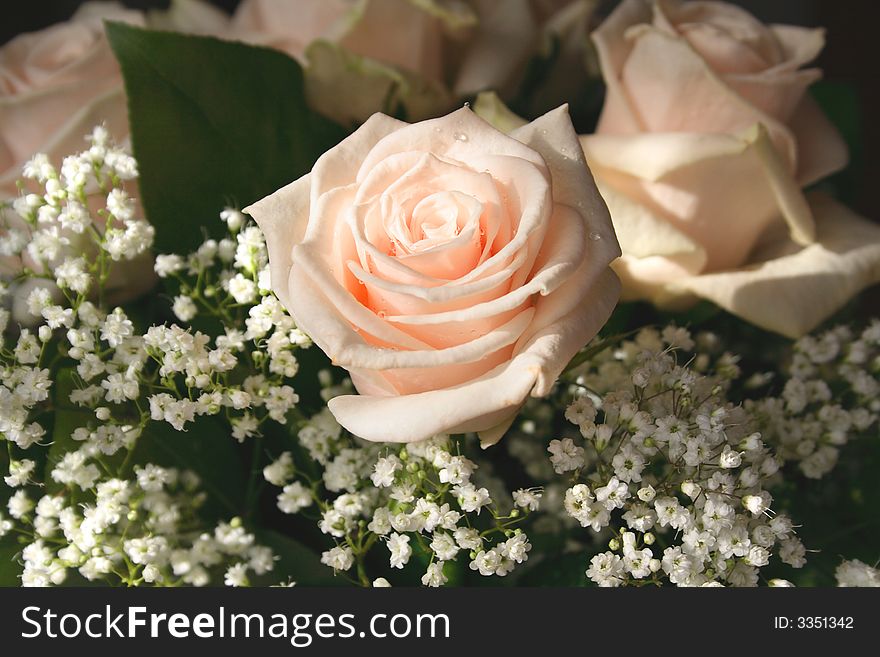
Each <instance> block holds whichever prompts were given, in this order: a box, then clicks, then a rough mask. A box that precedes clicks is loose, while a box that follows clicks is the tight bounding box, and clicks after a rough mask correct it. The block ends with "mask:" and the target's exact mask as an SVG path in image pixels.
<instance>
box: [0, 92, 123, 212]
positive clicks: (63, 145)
mask: <svg viewBox="0 0 880 657" xmlns="http://www.w3.org/2000/svg"><path fill="white" fill-rule="evenodd" d="M4 116H5V115H4V107H3V105H2V101H0V123H2V121H3V120H4ZM101 123H104V124H105V125H106V127H107V130H108V131H109V133H110V134H111V135H113V136H114V137H116V138H118V139H122V138H125V137H126V136H127V135H128V106H127V104H126V100H125V90H124V89H123V88H122V86H121V85H120V86H118V87H115V88H113V89H111V90H110V91H108V92H106V93H103V94H101V95H99V96H98V97H96V98H93V99H92V100H91V101H90V102H87V103H85V105H84V106H82V107H80V108H78V109H77V110H76V111H74V112H73V113H72V114H71V115H69V116H68V117H67V120H66V121H65V122H64V124H63V125H62V126H60V127H58V128H57V130H55V131H54V132H53V133H52V134H51V135H49V136H48V138H46V135H42V136H41V139H40V141H39V143H38V145H36V146H35V147H34V148H32V149H31V152H30V153H29V154H28V156H27V157H30V156H31V155H33V154H34V153H36V152H42V153H46V154H47V155H48V156H49V158H50V159H51V160H53V161H55V162H58V161H59V160H60V159H61V158H62V157H64V156H65V155H68V154H70V153H76V152H78V151H81V150H82V148H83V144H84V143H85V142H84V141H83V135H86V134H88V132H89V131H90V130H91V129H92V128H94V127H95V126H96V125H99V124H101ZM4 127H5V126H4ZM23 165H24V161H22V160H21V159H19V160H18V161H17V162H16V165H15V166H13V167H12V168H10V169H8V170H5V171H2V172H0V197H2V196H4V195H5V196H6V197H8V198H12V197H15V196H18V189H17V188H16V186H15V181H16V180H18V179H19V178H21V167H22V166H23Z"/></svg>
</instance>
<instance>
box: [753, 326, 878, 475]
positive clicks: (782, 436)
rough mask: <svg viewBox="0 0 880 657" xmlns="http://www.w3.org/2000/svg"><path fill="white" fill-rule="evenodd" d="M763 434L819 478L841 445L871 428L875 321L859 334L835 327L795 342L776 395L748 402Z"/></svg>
mask: <svg viewBox="0 0 880 657" xmlns="http://www.w3.org/2000/svg"><path fill="white" fill-rule="evenodd" d="M745 406H746V409H747V411H748V412H749V414H750V415H752V416H753V417H754V418H755V420H756V422H758V423H759V424H760V425H761V426H762V430H763V432H764V437H765V439H766V440H767V441H768V442H769V443H771V444H773V445H774V447H775V448H776V451H777V453H778V454H779V456H780V457H781V458H783V459H785V460H786V461H797V462H798V467H799V468H800V470H801V471H802V472H803V474H804V475H805V476H807V477H809V478H811V479H819V478H821V477H823V476H824V475H826V474H827V473H828V472H830V471H831V470H832V469H833V468H834V466H835V464H836V463H837V459H838V456H839V454H840V447H841V446H843V445H845V444H846V443H847V442H848V441H849V440H850V439H852V438H853V437H855V436H859V435H865V434H866V433H868V432H869V431H870V430H871V429H874V433H875V434H876V426H877V419H878V416H880V320H874V321H873V322H872V323H871V324H869V325H868V326H867V327H866V328H865V329H864V330H863V331H862V332H861V334H855V333H854V332H853V331H852V329H850V328H849V327H846V326H838V327H836V328H834V329H832V330H830V331H827V332H825V333H823V334H821V335H818V336H812V335H810V336H807V337H804V338H801V339H800V340H798V341H797V342H796V343H795V345H794V354H793V356H792V362H791V365H790V367H789V378H788V379H787V380H786V381H785V383H784V385H783V387H782V393H781V395H779V396H778V397H762V398H761V399H758V400H754V401H752V400H750V401H747V402H746V404H745Z"/></svg>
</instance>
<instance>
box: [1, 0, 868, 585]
mask: <svg viewBox="0 0 880 657" xmlns="http://www.w3.org/2000/svg"><path fill="white" fill-rule="evenodd" d="M597 5H598V3H597V2H594V1H592V0H556V1H547V0H516V1H509V2H500V1H498V2H493V1H491V0H490V1H485V2H483V1H476V0H474V1H473V2H471V1H461V2H443V1H441V0H428V1H419V2H416V1H412V2H409V1H406V0H365V1H363V2H343V1H341V0H340V1H334V2H321V1H318V0H304V1H301V2H297V3H289V2H282V1H281V0H244V1H243V2H241V3H238V6H237V8H236V9H235V11H234V13H233V14H231V15H230V14H228V13H226V12H225V11H222V10H220V9H217V8H215V7H213V6H212V5H210V4H208V3H207V2H202V1H200V0H175V2H172V4H171V7H170V9H165V10H159V9H156V10H151V11H149V12H140V11H134V10H128V9H125V8H123V7H121V6H119V5H116V4H114V3H86V4H84V5H83V6H82V7H81V8H80V9H79V10H78V11H77V13H76V14H75V15H74V16H73V17H72V18H71V19H70V20H69V21H67V22H64V23H59V24H56V25H53V26H51V27H49V28H46V29H45V30H43V31H40V32H34V33H28V34H22V35H20V36H17V37H15V38H14V39H12V40H11V41H10V42H8V43H7V44H5V45H3V46H2V47H0V256H2V261H0V271H2V283H0V298H2V304H3V305H2V308H0V330H2V338H0V439H2V442H3V443H4V444H5V448H4V449H0V470H2V473H3V476H4V485H2V486H0V501H2V510H0V583H2V584H5V585H16V584H22V585H27V586H46V585H60V584H82V583H84V582H86V581H94V582H99V583H104V584H109V585H116V586H119V585H126V586H137V585H155V586H179V585H193V586H204V585H209V584H223V583H225V584H226V585H229V586H245V585H269V584H281V585H289V584H293V583H300V584H312V585H324V584H348V583H351V584H355V585H361V586H390V585H407V584H409V585H411V584H418V583H421V584H423V585H426V586H440V585H444V584H449V585H479V584H484V583H500V582H504V583H510V582H512V583H514V584H522V585H587V584H590V585H599V586H621V585H626V586H643V585H647V584H651V585H658V586H659V585H666V584H673V585H678V586H756V585H758V584H767V585H770V586H791V585H792V583H797V584H799V585H815V584H828V583H833V582H835V581H836V582H837V583H839V584H840V585H846V586H853V585H858V586H862V585H871V586H878V585H880V572H878V570H877V569H875V568H874V567H873V566H872V564H874V563H875V561H876V559H877V558H878V556H880V554H878V552H880V534H878V533H877V527H876V522H875V520H876V519H875V514H876V511H875V509H876V503H877V502H878V501H880V499H878V498H877V494H876V492H875V489H876V487H875V486H874V485H873V479H874V478H875V477H876V473H877V471H878V470H877V469H878V467H880V441H878V417H880V318H878V317H877V316H876V308H874V309H873V311H874V316H872V312H871V310H872V309H871V308H870V305H869V303H868V301H867V299H868V297H867V296H865V295H862V296H861V297H860V296H859V295H860V293H862V291H863V290H864V289H865V288H867V287H869V286H871V285H873V284H876V283H877V282H880V225H878V224H876V223H873V222H872V221H870V220H868V219H865V218H863V217H860V216H858V215H857V214H856V213H855V212H853V211H852V210H850V209H849V208H848V207H847V206H846V205H844V204H843V203H842V202H841V201H840V200H836V199H835V193H836V192H839V191H840V189H841V188H842V187H844V185H842V184H841V183H840V181H841V180H842V179H841V178H840V176H839V175H838V176H836V177H832V178H829V176H830V175H831V174H834V173H835V172H838V171H840V170H842V169H843V168H844V167H845V166H846V164H847V158H848V156H847V152H848V151H847V144H846V142H845V141H844V139H843V137H842V136H841V132H840V131H839V130H838V128H836V127H835V126H834V125H833V123H832V121H831V120H830V119H829V115H827V114H826V112H825V110H823V108H822V106H821V104H820V103H819V102H818V101H817V99H820V100H824V101H825V106H826V109H827V108H829V107H830V108H831V109H832V115H833V114H834V112H833V105H832V104H830V103H829V99H830V100H834V101H841V99H842V101H841V102H844V103H845V102H846V94H845V92H843V91H840V92H839V93H837V94H834V93H827V92H826V93H824V94H822V93H813V92H812V91H811V85H813V84H814V83H815V82H816V80H817V79H818V78H819V76H820V72H819V71H818V70H817V69H815V68H810V67H809V63H810V62H811V61H812V60H813V59H815V57H816V56H817V55H818V53H819V51H820V50H821V49H822V46H823V33H822V31H821V30H818V29H807V28H802V27H795V26H787V25H765V24H763V23H761V22H759V21H758V20H757V19H756V18H754V17H753V16H751V15H750V14H748V13H746V12H745V11H744V10H742V9H739V8H738V7H736V6H734V5H730V4H726V3H723V2H682V1H679V0H653V1H650V2H649V1H648V0H623V2H620V3H616V5H615V6H614V7H612V8H611V9H610V11H609V10H608V8H607V7H602V8H599V7H598V6H597ZM836 114H837V115H840V114H842V113H840V112H837V113H836ZM832 118H835V116H832ZM841 127H842V129H843V130H844V131H845V133H846V134H847V135H848V136H851V134H850V133H851V130H850V127H849V126H847V125H842V126H841ZM822 181H824V182H822ZM865 294H870V292H868V293H865ZM860 300H861V304H862V305H861V307H860V306H859V304H860ZM866 309H867V312H866ZM499 578H504V579H503V580H501V579H499Z"/></svg>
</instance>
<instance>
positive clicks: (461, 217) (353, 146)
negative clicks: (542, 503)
mask: <svg viewBox="0 0 880 657" xmlns="http://www.w3.org/2000/svg"><path fill="white" fill-rule="evenodd" d="M246 211H247V212H249V213H250V214H251V215H253V217H254V218H255V219H256V220H257V222H258V223H259V224H260V226H261V227H262V229H263V231H264V232H265V234H266V240H267V243H268V246H269V258H270V265H271V272H272V287H273V289H274V290H275V292H276V294H277V295H278V297H279V299H280V300H281V301H282V302H283V303H284V305H285V306H286V307H287V309H288V310H289V311H290V313H291V315H292V316H293V317H294V319H295V320H296V322H297V324H298V326H299V327H300V328H301V329H303V330H304V331H306V332H307V333H308V334H309V335H310V336H311V337H312V338H313V339H314V341H315V343H316V344H318V345H319V346H320V347H321V348H322V349H323V350H324V351H325V352H326V353H327V354H328V355H329V356H330V357H331V358H332V360H333V361H334V363H336V364H337V365H340V366H342V367H344V368H346V369H347V370H348V371H349V372H350V374H351V378H352V381H353V382H354V385H355V387H356V388H357V389H358V391H359V392H360V393H361V394H360V395H359V396H356V395H348V396H342V397H337V398H335V399H333V400H331V402H330V410H331V411H332V412H333V414H334V415H335V416H336V418H337V419H338V420H339V422H340V423H341V424H342V425H343V426H345V427H346V428H348V429H349V430H351V431H352V432H353V433H355V434H356V435H358V436H361V437H363V438H366V439H368V440H376V441H393V442H408V441H415V440H421V439H425V438H429V437H430V436H432V435H434V434H437V433H440V432H455V433H457V432H465V431H477V432H480V433H481V437H482V439H483V442H484V444H485V443H492V442H494V441H496V440H498V439H499V438H500V437H501V435H502V434H503V433H504V431H506V429H507V428H508V427H509V426H510V424H511V423H512V422H513V419H514V418H515V416H516V413H517V411H518V410H519V408H520V407H521V406H522V404H523V403H524V401H525V399H526V398H527V397H528V395H529V394H532V395H544V394H546V393H547V392H548V391H549V390H550V388H551V386H552V385H553V382H554V380H555V378H556V377H557V376H558V375H559V373H560V372H561V371H562V369H563V368H564V367H565V365H566V363H567V362H568V361H569V359H570V358H571V357H572V356H573V355H574V354H575V353H576V352H577V351H578V350H579V349H580V348H581V347H582V346H583V345H584V344H585V343H586V342H587V341H588V340H589V339H590V338H592V337H593V336H594V335H595V334H596V332H597V331H598V329H599V328H600V327H601V325H602V324H603V323H604V322H605V320H606V319H607V317H608V315H609V313H610V312H611V310H612V308H613V307H614V304H615V303H616V302H617V298H618V294H619V284H618V281H617V279H616V277H615V276H614V274H613V273H612V272H611V270H610V269H609V267H608V265H609V263H610V262H611V261H612V260H613V259H614V258H615V257H617V256H618V255H619V250H618V246H617V240H616V238H615V236H614V232H613V230H612V228H611V222H610V219H609V217H608V212H607V209H606V208H605V205H604V203H603V202H602V200H601V198H600V197H599V195H598V192H597V190H596V187H595V185H594V184H593V180H592V177H591V176H590V173H589V170H588V169H587V167H586V163H585V162H584V159H583V153H582V151H581V149H580V146H579V144H578V140H577V136H576V134H575V132H574V130H573V129H572V126H571V122H570V120H569V118H568V115H567V112H566V111H565V109H564V108H560V109H558V110H555V111H553V112H550V113H549V114H547V115H545V116H543V117H541V118H540V119H538V120H536V121H534V122H533V123H530V124H528V125H526V126H523V127H522V128H519V129H518V130H516V131H514V132H513V133H512V134H511V135H509V136H508V135H505V134H503V133H501V132H499V131H497V130H495V129H494V128H492V127H491V126H490V125H489V124H488V123H486V122H484V121H483V120H482V119H480V118H478V117H477V116H476V115H474V114H473V113H472V112H471V111H470V110H469V109H462V110H460V111H458V112H455V113H453V114H450V115H448V116H446V117H443V118H440V119H435V120H431V121H425V122H422V123H417V124H413V125H409V124H406V123H403V122H401V121H397V120H395V119H392V118H389V117H387V116H384V115H382V114H376V115H374V116H373V117H372V118H371V119H370V120H369V121H367V123H365V124H364V125H363V126H362V127H361V128H360V129H359V130H358V131H357V132H355V133H354V134H353V135H352V136H351V137H349V138H348V139H346V140H345V141H343V142H342V143H341V144H339V145H338V146H337V147H335V148H334V149H332V150H331V151H330V152H328V153H326V154H325V155H324V156H322V157H321V158H320V159H319V160H318V162H317V163H316V164H315V167H314V169H313V170H312V172H311V173H310V174H309V175H307V176H305V177H303V178H301V179H299V180H297V181H296V182H294V183H292V184H290V185H288V186H287V187H285V188H283V189H281V190H279V191H278V192H276V193H274V194H272V195H271V196H269V197H267V198H265V199H263V200H261V201H259V202H258V203H256V204H254V205H252V206H251V207H249V208H246Z"/></svg>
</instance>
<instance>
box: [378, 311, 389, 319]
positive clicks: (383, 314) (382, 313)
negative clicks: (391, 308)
mask: <svg viewBox="0 0 880 657" xmlns="http://www.w3.org/2000/svg"><path fill="white" fill-rule="evenodd" d="M376 314H377V315H378V316H379V319H385V318H386V317H388V313H386V312H385V311H384V310H380V311H379V312H377V313H376Z"/></svg>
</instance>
